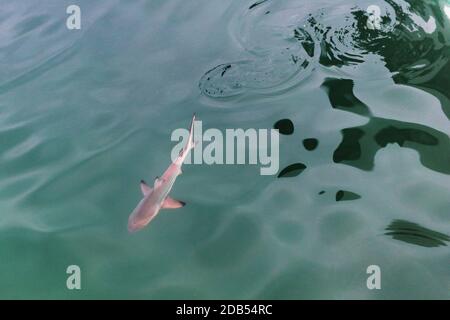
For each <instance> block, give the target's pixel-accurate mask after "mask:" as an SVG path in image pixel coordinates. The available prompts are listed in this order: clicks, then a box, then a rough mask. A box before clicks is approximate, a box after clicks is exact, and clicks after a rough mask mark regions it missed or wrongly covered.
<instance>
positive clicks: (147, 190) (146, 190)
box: [141, 180, 153, 197]
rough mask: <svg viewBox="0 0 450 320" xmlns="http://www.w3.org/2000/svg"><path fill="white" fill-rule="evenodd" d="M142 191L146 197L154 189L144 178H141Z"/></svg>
mask: <svg viewBox="0 0 450 320" xmlns="http://www.w3.org/2000/svg"><path fill="white" fill-rule="evenodd" d="M141 191H142V194H143V195H144V197H145V196H146V195H148V194H150V193H151V192H152V191H153V189H152V188H151V187H149V186H148V185H147V183H146V182H145V181H144V180H141Z"/></svg>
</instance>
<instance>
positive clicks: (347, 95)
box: [322, 79, 450, 174]
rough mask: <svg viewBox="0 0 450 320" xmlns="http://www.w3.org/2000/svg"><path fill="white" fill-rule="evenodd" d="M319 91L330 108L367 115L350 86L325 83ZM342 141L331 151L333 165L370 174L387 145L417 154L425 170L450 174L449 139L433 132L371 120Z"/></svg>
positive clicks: (345, 134)
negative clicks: (321, 90)
mask: <svg viewBox="0 0 450 320" xmlns="http://www.w3.org/2000/svg"><path fill="white" fill-rule="evenodd" d="M322 87H323V88H324V89H325V91H326V92H327V93H328V96H329V99H330V103H331V105H332V106H333V108H336V109H340V110H345V111H349V112H353V113H356V114H359V115H368V114H370V111H369V108H368V107H367V106H366V105H365V104H364V103H362V102H361V101H360V100H358V98H356V97H355V96H354V94H353V82H352V81H351V80H347V79H327V80H326V81H325V82H324V84H323V85H322ZM341 132H342V135H343V140H342V142H341V143H340V144H339V146H338V147H337V149H336V150H335V151H334V154H333V161H334V162H336V163H344V164H348V165H351V166H354V167H356V168H359V169H363V170H371V169H372V168H373V166H374V157H375V154H376V153H377V151H378V150H380V149H381V148H384V147H386V145H388V144H389V143H397V144H398V145H399V146H401V147H405V148H410V149H414V150H416V151H417V152H418V153H419V155H420V162H421V163H422V164H423V165H424V166H425V167H427V168H429V169H431V170H434V171H437V172H441V173H446V174H450V138H449V137H448V135H447V134H445V133H442V132H440V131H438V130H436V129H433V128H430V127H427V126H424V125H420V124H415V123H409V122H403V121H398V120H391V119H384V118H379V117H371V118H370V120H369V122H368V123H367V124H365V125H363V126H359V127H352V128H345V129H343V130H342V131H341Z"/></svg>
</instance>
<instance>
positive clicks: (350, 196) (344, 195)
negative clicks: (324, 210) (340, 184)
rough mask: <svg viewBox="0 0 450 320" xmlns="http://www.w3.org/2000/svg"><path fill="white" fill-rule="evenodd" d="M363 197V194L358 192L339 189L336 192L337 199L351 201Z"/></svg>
mask: <svg viewBox="0 0 450 320" xmlns="http://www.w3.org/2000/svg"><path fill="white" fill-rule="evenodd" d="M358 199H361V196H360V195H359V194H357V193H354V192H351V191H345V190H339V191H338V192H336V201H338V202H339V201H351V200H358Z"/></svg>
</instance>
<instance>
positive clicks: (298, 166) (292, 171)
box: [278, 163, 306, 178]
mask: <svg viewBox="0 0 450 320" xmlns="http://www.w3.org/2000/svg"><path fill="white" fill-rule="evenodd" d="M305 169H306V166H305V165H304V164H303V163H294V164H291V165H289V166H287V167H286V168H284V169H283V170H281V172H280V173H279V174H278V178H288V177H296V176H298V175H299V174H300V173H302V172H303V171H304V170H305Z"/></svg>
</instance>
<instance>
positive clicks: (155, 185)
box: [153, 177, 163, 188]
mask: <svg viewBox="0 0 450 320" xmlns="http://www.w3.org/2000/svg"><path fill="white" fill-rule="evenodd" d="M162 182H163V179H161V178H160V177H156V178H155V184H154V186H153V188H158V187H159V186H160V185H161V183H162Z"/></svg>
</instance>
